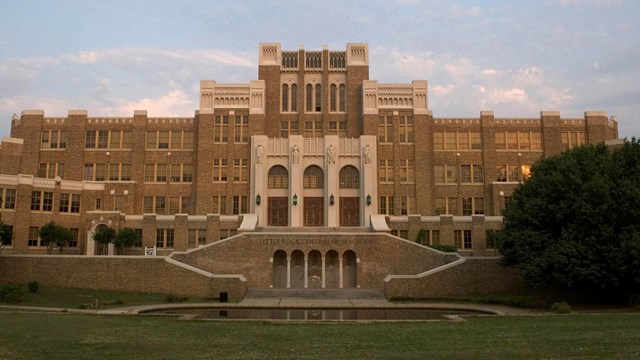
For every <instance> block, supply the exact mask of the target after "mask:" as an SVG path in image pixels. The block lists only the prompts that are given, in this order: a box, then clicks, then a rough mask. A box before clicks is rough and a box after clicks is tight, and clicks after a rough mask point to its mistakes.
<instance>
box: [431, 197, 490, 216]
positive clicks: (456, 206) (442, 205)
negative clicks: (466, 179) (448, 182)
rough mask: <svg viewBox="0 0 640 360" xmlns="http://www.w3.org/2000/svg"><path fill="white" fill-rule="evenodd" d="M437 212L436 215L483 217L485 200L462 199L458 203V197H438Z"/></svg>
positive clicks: (476, 198)
mask: <svg viewBox="0 0 640 360" xmlns="http://www.w3.org/2000/svg"><path fill="white" fill-rule="evenodd" d="M435 210H436V215H442V214H448V215H462V216H470V215H483V214H484V198H483V197H462V198H460V201H458V198H457V197H437V198H436V209H435Z"/></svg>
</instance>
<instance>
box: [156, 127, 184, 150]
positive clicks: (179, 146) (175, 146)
mask: <svg viewBox="0 0 640 360" xmlns="http://www.w3.org/2000/svg"><path fill="white" fill-rule="evenodd" d="M145 148H146V149H150V150H155V149H162V150H164V149H168V150H193V131H182V130H172V131H161V130H156V131H147V140H146V144H145Z"/></svg>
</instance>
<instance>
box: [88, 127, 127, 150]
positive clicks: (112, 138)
mask: <svg viewBox="0 0 640 360" xmlns="http://www.w3.org/2000/svg"><path fill="white" fill-rule="evenodd" d="M132 138H133V135H132V132H131V131H123V130H87V131H86V132H85V145H84V147H85V148H86V149H131V145H132Z"/></svg>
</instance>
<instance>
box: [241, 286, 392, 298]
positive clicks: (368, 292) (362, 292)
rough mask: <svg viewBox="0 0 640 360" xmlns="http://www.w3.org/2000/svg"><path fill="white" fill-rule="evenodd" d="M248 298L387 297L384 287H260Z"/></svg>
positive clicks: (249, 292)
mask: <svg viewBox="0 0 640 360" xmlns="http://www.w3.org/2000/svg"><path fill="white" fill-rule="evenodd" d="M246 298H259V299H282V298H299V299H386V297H385V295H384V290H383V289H280V288H278V289H258V288H249V289H247V292H246V294H245V299H246Z"/></svg>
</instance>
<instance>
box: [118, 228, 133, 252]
mask: <svg viewBox="0 0 640 360" xmlns="http://www.w3.org/2000/svg"><path fill="white" fill-rule="evenodd" d="M136 240H138V233H137V232H136V231H135V230H134V229H132V228H128V227H123V228H122V229H120V230H119V231H118V234H117V235H116V238H115V240H114V242H113V244H114V245H115V246H117V247H120V248H122V249H123V252H124V254H126V253H127V248H130V247H132V246H133V244H135V242H136Z"/></svg>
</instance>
